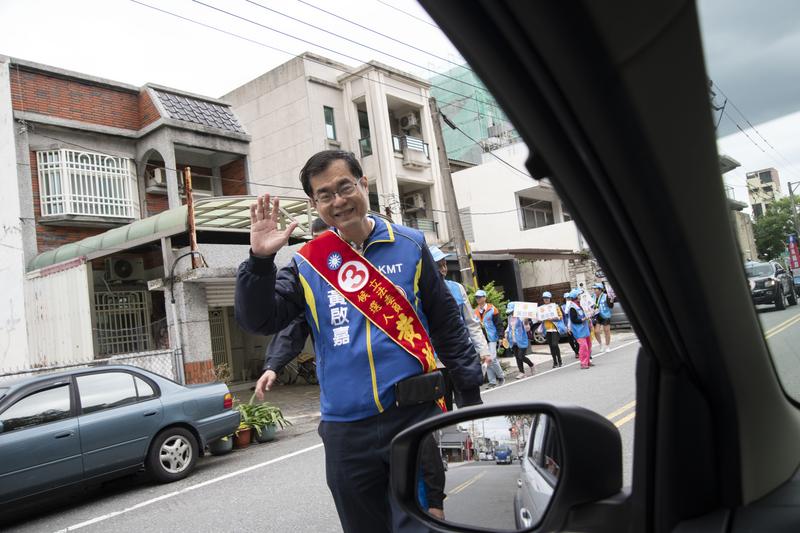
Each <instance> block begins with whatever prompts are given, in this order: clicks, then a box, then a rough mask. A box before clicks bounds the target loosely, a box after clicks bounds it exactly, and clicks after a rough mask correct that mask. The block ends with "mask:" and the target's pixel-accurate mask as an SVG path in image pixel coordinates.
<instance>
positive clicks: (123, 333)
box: [94, 291, 154, 356]
mask: <svg viewBox="0 0 800 533" xmlns="http://www.w3.org/2000/svg"><path fill="white" fill-rule="evenodd" d="M94 310H95V316H96V324H97V325H96V329H95V331H96V333H97V347H98V355H100V356H105V355H114V354H119V353H134V352H146V351H150V350H152V349H153V347H154V346H153V336H152V334H151V331H150V321H149V317H150V293H149V292H148V291H119V292H95V293H94Z"/></svg>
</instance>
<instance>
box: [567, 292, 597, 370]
mask: <svg viewBox="0 0 800 533" xmlns="http://www.w3.org/2000/svg"><path fill="white" fill-rule="evenodd" d="M578 298H580V292H579V291H578V290H577V289H576V290H573V291H571V292H570V293H569V301H568V302H567V309H568V310H569V323H570V327H571V328H572V334H573V335H575V339H576V340H577V341H578V346H579V347H580V350H579V357H580V360H581V369H584V370H585V369H587V368H589V366H590V361H589V354H590V353H591V350H592V349H591V347H590V344H589V342H590V341H589V336H590V335H591V331H592V330H591V324H592V319H591V318H590V317H587V316H586V313H585V312H584V310H583V309H581V306H580V305H578V302H576V300H577V299H578Z"/></svg>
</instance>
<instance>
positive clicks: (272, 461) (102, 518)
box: [57, 443, 322, 533]
mask: <svg viewBox="0 0 800 533" xmlns="http://www.w3.org/2000/svg"><path fill="white" fill-rule="evenodd" d="M321 447H322V443H319V444H315V445H314V446H309V447H308V448H303V449H302V450H297V451H296V452H292V453H288V454H286V455H282V456H280V457H276V458H275V459H270V460H269V461H265V462H263V463H259V464H257V465H252V466H248V467H247V468H242V469H240V470H236V471H234V472H228V473H227V474H224V475H222V476H219V477H215V478H213V479H208V480H206V481H203V482H202V483H198V484H197V485H192V486H190V487H186V488H184V489H181V490H176V491H174V492H170V493H168V494H163V495H161V496H158V497H156V498H152V499H150V500H145V501H143V502H140V503H137V504H136V505H132V506H130V507H126V508H125V509H122V510H121V511H114V512H113V513H108V514H104V515H102V516H98V517H96V518H92V519H89V520H86V521H84V522H81V523H79V524H74V525H71V526H69V527H66V528H64V529H59V530H58V531H57V533H63V532H66V531H75V530H76V529H81V528H84V527H86V526H91V525H93V524H97V523H98V522H103V521H105V520H108V519H109V518H114V517H115V516H119V515H121V514H125V513H129V512H131V511H135V510H136V509H141V508H142V507H147V506H148V505H152V504H154V503H158V502H160V501H163V500H166V499H169V498H174V497H175V496H180V495H181V494H185V493H187V492H191V491H193V490H196V489H200V488H203V487H207V486H208V485H213V484H214V483H218V482H220V481H224V480H226V479H229V478H232V477H234V476H239V475H241V474H245V473H247V472H252V471H253V470H258V469H259V468H263V467H265V466H269V465H271V464H275V463H279V462H281V461H285V460H286V459H290V458H292V457H296V456H298V455H300V454H303V453H306V452H310V451H313V450H316V449H317V448H321Z"/></svg>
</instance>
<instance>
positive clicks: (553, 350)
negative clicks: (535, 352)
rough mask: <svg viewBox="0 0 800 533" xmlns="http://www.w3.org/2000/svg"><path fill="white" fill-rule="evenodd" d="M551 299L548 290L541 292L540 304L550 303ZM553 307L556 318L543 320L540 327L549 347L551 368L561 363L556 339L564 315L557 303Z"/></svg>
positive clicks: (559, 335)
mask: <svg viewBox="0 0 800 533" xmlns="http://www.w3.org/2000/svg"><path fill="white" fill-rule="evenodd" d="M552 299H553V295H552V294H551V293H550V291H544V292H543V293H542V305H550V303H551V301H552ZM555 308H556V311H557V312H558V320H545V321H544V322H542V324H541V326H540V327H541V328H542V329H543V330H544V335H545V339H546V341H547V345H548V346H549V347H550V356H551V357H552V358H553V368H558V367H560V366H561V365H563V363H562V362H561V348H559V346H558V341H559V340H561V333H560V331H559V326H560V327H562V328H563V327H564V326H563V324H562V320H563V319H564V315H563V313H562V312H561V308H559V307H558V306H557V305H556V306H555Z"/></svg>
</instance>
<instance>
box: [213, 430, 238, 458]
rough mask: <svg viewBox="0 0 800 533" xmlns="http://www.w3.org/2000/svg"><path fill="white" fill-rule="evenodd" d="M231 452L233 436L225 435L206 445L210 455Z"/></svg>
mask: <svg viewBox="0 0 800 533" xmlns="http://www.w3.org/2000/svg"><path fill="white" fill-rule="evenodd" d="M231 450H233V435H226V436H224V437H222V438H221V439H217V440H214V441H211V442H209V443H208V451H209V452H211V454H212V455H225V454H226V453H229V452H230V451H231Z"/></svg>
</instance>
